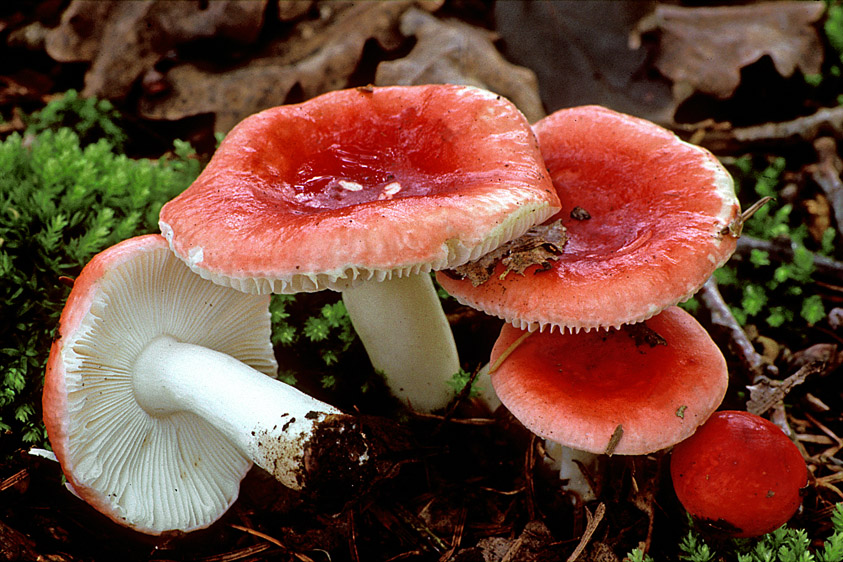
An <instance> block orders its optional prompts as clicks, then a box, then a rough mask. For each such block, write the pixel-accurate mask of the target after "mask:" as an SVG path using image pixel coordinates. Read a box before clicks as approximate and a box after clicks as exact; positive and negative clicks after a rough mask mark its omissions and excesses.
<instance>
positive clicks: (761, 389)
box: [746, 362, 823, 416]
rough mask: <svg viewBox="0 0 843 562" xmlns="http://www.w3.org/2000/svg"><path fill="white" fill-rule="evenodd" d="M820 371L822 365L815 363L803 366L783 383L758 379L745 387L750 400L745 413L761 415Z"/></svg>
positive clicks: (764, 378) (765, 378)
mask: <svg viewBox="0 0 843 562" xmlns="http://www.w3.org/2000/svg"><path fill="white" fill-rule="evenodd" d="M822 370H823V364H822V363H820V362H815V363H808V364H807V365H804V366H803V367H802V368H801V369H799V370H798V371H796V372H795V373H793V374H792V375H790V376H789V377H787V378H786V379H784V380H783V381H773V380H770V379H769V378H767V377H763V378H760V379H758V380H757V381H755V384H754V385H752V386H748V387H747V388H748V389H749V397H750V398H749V402H747V403H746V411H747V412H749V413H751V414H755V415H757V416H761V415H763V414H764V413H765V412H767V410H769V409H770V408H772V407H773V406H774V405H775V404H777V403H779V402H781V401H782V400H784V397H785V396H787V393H788V392H790V391H791V389H793V387H795V386H797V385H800V384H802V383H803V382H805V379H806V378H808V376H810V375H813V374H814V373H819V372H821V371H822Z"/></svg>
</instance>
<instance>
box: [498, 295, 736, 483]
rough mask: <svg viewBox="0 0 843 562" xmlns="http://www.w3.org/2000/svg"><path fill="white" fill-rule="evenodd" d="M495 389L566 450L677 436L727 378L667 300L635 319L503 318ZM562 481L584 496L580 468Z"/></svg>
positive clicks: (687, 431)
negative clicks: (540, 325)
mask: <svg viewBox="0 0 843 562" xmlns="http://www.w3.org/2000/svg"><path fill="white" fill-rule="evenodd" d="M490 365H491V367H490V372H491V379H492V384H493V385H494V388H495V392H496V393H497V395H498V398H499V399H500V400H501V402H503V404H504V405H505V406H506V407H507V408H508V409H509V411H510V412H511V413H512V414H513V415H514V416H515V417H516V418H517V419H518V420H520V421H521V423H522V424H524V426H525V427H526V428H527V429H529V430H530V431H532V432H533V433H535V434H536V435H538V436H540V437H543V438H545V439H546V440H548V441H550V442H554V443H559V444H561V445H562V446H563V447H567V448H569V449H572V450H573V451H564V454H566V455H572V456H573V457H574V458H577V459H578V460H580V461H583V460H587V459H588V456H587V455H583V454H579V453H580V452H584V453H591V454H592V455H599V454H603V453H606V454H619V455H642V454H647V453H652V452H655V451H659V450H661V449H665V448H667V447H670V446H671V445H674V444H675V443H678V442H680V441H682V440H683V439H686V438H687V437H688V436H690V435H691V434H692V433H693V432H694V430H696V428H697V427H698V426H699V425H700V424H701V423H703V422H704V421H705V420H706V419H707V418H708V416H710V415H711V413H712V412H714V411H715V410H716V409H717V407H718V406H719V405H720V402H721V401H722V400H723V396H724V395H725V393H726V387H727V385H728V373H727V369H726V361H725V359H724V358H723V355H722V353H721V352H720V350H719V349H718V347H717V345H716V344H715V343H714V342H713V341H712V340H711V338H710V337H709V335H708V333H707V332H706V331H705V329H704V328H703V327H702V326H700V324H699V323H698V322H697V321H696V320H695V319H694V317H693V316H691V315H690V314H688V313H687V312H685V311H684V310H682V309H681V308H679V307H676V306H673V307H669V308H667V309H665V310H664V311H662V312H661V313H660V314H658V315H656V316H654V317H652V318H650V319H649V320H647V321H646V324H645V325H641V324H637V325H634V326H629V327H624V328H620V329H612V330H608V331H591V332H580V333H577V334H573V333H560V332H559V331H544V332H533V333H530V332H527V331H525V330H521V329H520V328H516V327H514V326H512V325H510V324H505V325H504V327H503V329H502V330H501V335H500V337H499V338H498V340H497V341H496V342H495V345H494V347H493V349H492V354H491V360H490ZM561 468H563V469H566V470H568V473H566V474H564V475H563V476H564V477H566V478H569V479H574V480H575V482H573V483H569V485H568V488H569V489H572V490H575V491H577V492H578V493H580V494H581V495H584V496H587V495H588V493H589V490H588V488H587V487H586V486H585V484H586V483H585V481H584V480H582V481H580V479H581V478H582V476H581V475H579V474H578V472H577V471H575V470H573V467H566V466H565V464H564V463H562V466H561Z"/></svg>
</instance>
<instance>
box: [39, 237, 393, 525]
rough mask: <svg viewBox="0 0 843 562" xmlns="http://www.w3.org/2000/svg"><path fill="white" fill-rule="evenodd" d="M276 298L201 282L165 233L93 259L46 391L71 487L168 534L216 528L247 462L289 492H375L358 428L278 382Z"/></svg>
mask: <svg viewBox="0 0 843 562" xmlns="http://www.w3.org/2000/svg"><path fill="white" fill-rule="evenodd" d="M268 301H269V297H255V296H250V295H245V294H243V293H241V292H239V291H235V290H233V289H231V288H228V287H221V286H219V285H215V284H214V283H211V282H209V281H206V280H204V279H201V278H200V277H199V276H197V275H194V274H193V273H192V272H191V271H190V270H189V269H188V268H187V267H186V266H185V265H184V264H183V263H182V262H181V261H180V260H178V259H176V257H175V256H173V255H172V252H170V250H169V247H168V244H167V242H166V240H164V238H163V237H161V236H158V235H147V236H141V237H137V238H132V239H129V240H126V241H124V242H121V243H119V244H117V245H115V246H112V247H111V248H109V249H107V250H105V251H103V252H101V253H100V254H98V255H97V256H95V257H94V258H93V259H92V260H91V262H90V263H89V264H88V265H87V266H86V267H85V268H84V269H83V270H82V273H81V274H80V275H79V277H78V278H77V279H76V281H75V283H74V286H73V290H72V291H71V294H70V297H69V298H68V301H67V304H66V306H65V308H64V311H63V313H62V317H61V322H60V327H59V337H58V338H57V339H56V340H55V342H54V343H53V347H52V349H51V352H50V358H49V361H48V364H47V374H46V379H45V386H44V395H43V405H44V422H45V424H46V426H47V433H48V435H49V438H50V443H51V444H52V447H53V450H54V451H55V453H56V456H57V458H58V460H59V461H60V462H61V466H62V470H63V471H64V474H65V476H66V477H67V482H68V485H69V487H70V488H71V490H72V491H74V493H76V494H77V495H78V496H80V497H81V498H83V499H84V500H86V501H87V502H88V503H90V504H91V505H93V506H94V507H95V508H97V509H98V510H99V511H101V512H102V513H104V514H105V515H107V516H108V517H110V518H111V519H113V520H114V521H117V522H118V523H121V524H123V525H126V526H129V527H131V528H133V529H135V530H138V531H141V532H144V533H149V534H160V533H162V532H164V531H167V530H181V531H191V530H195V529H200V528H203V527H206V526H208V525H210V524H211V523H213V522H214V521H215V520H216V519H217V518H219V517H220V516H221V515H222V514H223V513H224V512H225V511H226V510H227V509H228V508H229V507H230V506H231V504H232V503H233V502H234V500H235V499H236V498H237V495H238V490H239V484H240V480H241V479H242V478H243V476H244V475H245V474H246V472H247V471H248V469H249V467H250V466H251V464H252V462H254V463H256V464H257V465H258V466H260V467H262V468H264V469H265V470H267V471H268V472H270V473H271V474H273V475H274V476H275V477H276V478H277V479H278V480H279V481H280V482H282V483H283V484H284V485H286V486H288V487H290V488H294V489H302V488H312V487H314V486H322V485H323V484H324V485H325V486H327V487H328V488H329V489H330V490H331V491H332V492H336V491H338V490H341V491H342V492H341V493H343V494H353V493H354V491H355V490H356V489H358V488H359V487H360V486H361V485H363V484H365V483H367V481H368V480H369V479H370V478H371V477H372V476H373V467H374V462H375V459H376V457H377V451H376V447H374V446H372V445H371V443H370V441H369V439H368V437H367V436H366V434H365V433H363V432H362V431H361V429H360V426H359V422H358V420H357V419H356V418H354V417H352V416H348V415H345V414H342V413H341V412H340V411H339V410H337V409H336V408H334V407H333V406H330V405H328V404H325V403H322V402H320V401H318V400H315V399H314V398H311V397H310V396H308V395H306V394H304V393H302V392H300V391H298V390H296V389H295V388H293V387H291V386H289V385H286V384H284V383H282V382H280V381H278V380H276V379H274V378H273V377H272V375H274V374H275V372H276V370H277V365H276V362H275V358H274V355H273V350H272V346H271V344H270V339H269V335H270V323H269V312H268ZM337 480H339V482H337Z"/></svg>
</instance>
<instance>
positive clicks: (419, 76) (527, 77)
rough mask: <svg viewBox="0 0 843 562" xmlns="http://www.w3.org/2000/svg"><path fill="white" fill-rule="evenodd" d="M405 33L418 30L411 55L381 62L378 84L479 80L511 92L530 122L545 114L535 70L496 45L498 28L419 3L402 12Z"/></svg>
mask: <svg viewBox="0 0 843 562" xmlns="http://www.w3.org/2000/svg"><path fill="white" fill-rule="evenodd" d="M401 33H402V34H404V35H405V36H415V37H416V39H417V43H416V45H415V46H414V47H413V50H412V51H410V53H409V54H408V55H407V56H406V57H404V58H402V59H397V60H394V61H386V62H382V63H380V64H379V65H378V70H377V74H376V75H375V84H377V85H379V86H389V85H404V86H411V85H417V84H465V85H470V86H477V87H479V88H484V89H486V90H490V91H492V92H496V93H498V94H501V95H503V96H505V97H507V98H508V99H509V100H511V101H512V102H513V103H514V104H515V105H516V106H518V109H520V110H521V111H522V112H523V113H524V115H525V116H526V117H527V119H529V120H530V122H534V121H538V120H539V119H541V118H542V117H544V109H543V107H542V102H541V98H540V97H539V87H538V80H537V79H536V75H535V73H534V72H533V71H532V70H530V69H528V68H524V67H522V66H517V65H514V64H512V63H510V62H508V61H506V59H504V58H503V56H502V55H501V54H500V52H499V51H498V50H497V48H495V45H494V43H493V41H494V40H495V38H496V35H495V34H493V33H491V32H489V31H487V30H485V29H481V28H478V27H473V26H470V25H467V24H465V23H462V22H460V21H456V20H454V21H443V20H439V19H436V18H435V17H433V16H431V15H430V14H428V13H425V12H423V11H421V10H418V9H415V8H414V9H411V10H407V12H405V13H404V15H403V16H401Z"/></svg>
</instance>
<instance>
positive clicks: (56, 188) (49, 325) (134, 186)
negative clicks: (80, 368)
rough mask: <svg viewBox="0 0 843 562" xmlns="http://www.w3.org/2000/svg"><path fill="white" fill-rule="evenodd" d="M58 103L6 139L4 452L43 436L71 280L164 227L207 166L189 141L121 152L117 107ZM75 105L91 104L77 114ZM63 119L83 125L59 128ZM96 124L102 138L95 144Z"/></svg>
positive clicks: (1, 163) (0, 178) (0, 386)
mask: <svg viewBox="0 0 843 562" xmlns="http://www.w3.org/2000/svg"><path fill="white" fill-rule="evenodd" d="M72 97H73V96H72ZM52 104H56V106H57V107H52V106H51V105H52ZM52 104H51V105H48V106H47V107H46V108H45V109H44V110H43V111H42V112H40V114H39V117H37V118H33V119H32V121H31V123H33V124H34V125H33V126H31V127H30V129H29V130H28V132H27V133H26V134H25V135H19V134H12V135H11V136H9V137H7V138H6V139H5V140H4V141H2V143H0V310H2V314H0V432H2V433H4V434H6V436H5V438H4V439H3V440H2V442H3V443H4V445H3V451H2V454H3V456H4V457H5V455H7V454H9V453H10V452H11V451H12V450H14V449H16V448H18V447H20V446H21V445H30V444H39V445H42V444H44V443H45V435H44V430H43V426H42V424H41V415H40V411H39V404H40V390H41V384H42V380H43V374H44V366H45V363H46V359H47V356H48V353H49V349H50V343H51V340H52V337H53V335H54V330H55V328H56V326H57V324H58V319H59V316H60V314H61V310H62V308H63V306H64V302H65V299H66V298H67V295H68V293H69V291H70V289H69V285H70V280H72V279H73V278H74V277H75V276H76V275H78V274H79V271H80V270H81V269H82V266H83V265H84V264H85V263H87V261H88V260H89V259H90V258H91V257H92V256H93V255H94V254H96V253H97V252H99V251H101V250H103V249H105V248H106V247H108V246H110V245H112V244H115V243H116V242H118V241H120V240H123V239H125V238H128V237H130V236H135V235H138V234H143V233H148V232H155V231H157V230H158V226H157V224H158V211H159V210H160V208H161V206H162V205H163V204H164V203H165V202H166V201H167V200H169V199H171V198H172V197H174V196H175V195H177V194H178V193H180V192H181V191H182V190H184V189H185V188H186V187H187V186H188V185H189V184H190V183H191V182H192V181H193V179H195V177H196V176H197V175H198V173H199V169H200V163H199V161H198V160H197V159H196V158H194V153H193V150H192V149H191V147H190V146H189V145H188V144H187V143H183V142H176V145H175V150H174V151H173V152H172V154H169V155H167V156H165V157H162V158H160V159H158V160H134V159H131V158H128V157H127V156H125V155H123V154H119V153H117V152H116V151H115V146H114V144H113V141H115V140H117V141H119V140H120V139H122V137H121V136H120V134H119V132H118V131H116V130H115V129H114V128H113V127H112V125H113V118H115V117H116V113H115V112H114V110H113V108H112V107H111V106H110V105H107V106H103V105H102V104H98V103H96V102H91V101H84V100H80V99H79V98H77V97H73V99H72V100H70V102H68V101H67V100H64V101H62V100H61V99H59V100H56V101H55V102H52ZM76 106H79V108H81V109H82V110H83V111H82V114H81V115H77V116H76V118H74V117H73V116H72V115H71V114H72V113H73V112H74V108H76ZM77 109H78V108H77ZM48 117H49V118H48ZM59 117H60V118H61V119H59ZM59 123H61V124H64V123H69V124H71V125H72V126H73V127H76V128H81V129H82V130H81V131H80V130H77V129H75V128H70V127H66V126H58V127H56V125H57V124H59ZM97 131H98V132H100V133H101V134H102V135H104V137H103V138H100V139H99V140H96V141H92V139H91V135H92V134H93V133H94V132H97ZM80 133H81V135H84V139H83V137H82V136H81V135H80ZM109 139H111V140H109ZM86 143H87V144H86ZM9 436H11V438H8V437H9Z"/></svg>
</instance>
